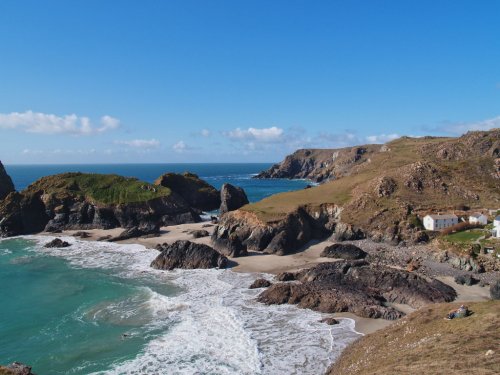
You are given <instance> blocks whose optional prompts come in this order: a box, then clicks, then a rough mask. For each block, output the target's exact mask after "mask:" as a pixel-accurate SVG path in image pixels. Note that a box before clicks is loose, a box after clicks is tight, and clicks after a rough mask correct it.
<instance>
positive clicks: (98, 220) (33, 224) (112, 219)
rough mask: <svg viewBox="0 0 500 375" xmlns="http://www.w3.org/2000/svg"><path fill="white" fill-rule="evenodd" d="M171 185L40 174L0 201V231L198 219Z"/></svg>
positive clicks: (0, 233) (109, 177) (11, 232)
mask: <svg viewBox="0 0 500 375" xmlns="http://www.w3.org/2000/svg"><path fill="white" fill-rule="evenodd" d="M198 220H199V217H198V215H197V214H196V213H195V212H194V211H193V210H192V209H191V207H190V206H189V205H188V204H187V203H186V201H185V200H184V199H183V198H182V197H181V196H179V195H177V194H175V193H174V192H172V191H171V190H169V189H167V188H164V187H158V186H156V187H155V186H153V185H151V184H148V183H145V182H141V181H139V180H137V179H133V178H125V177H121V176H116V175H99V174H83V173H64V174H60V175H54V176H48V177H43V178H41V179H40V180H38V181H36V182H35V183H33V184H31V185H30V186H28V188H27V189H25V190H24V191H22V192H20V193H15V194H10V195H9V196H8V197H7V198H6V199H4V200H3V201H2V202H0V236H2V237H5V236H13V235H19V234H30V233H36V232H40V231H43V230H46V231H52V232H56V231H60V230H62V229H90V228H105V229H108V228H115V227H124V228H130V227H133V226H148V225H152V224H153V225H157V224H161V225H169V224H178V223H185V222H194V221H198Z"/></svg>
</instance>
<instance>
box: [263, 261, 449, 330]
mask: <svg viewBox="0 0 500 375" xmlns="http://www.w3.org/2000/svg"><path fill="white" fill-rule="evenodd" d="M278 279H285V280H294V282H281V283H276V284H273V285H272V286H270V287H269V288H268V289H266V290H265V291H264V292H262V293H261V294H260V295H259V296H258V301H260V302H263V303H265V304H284V303H290V304H297V305H298V306H299V307H302V308H309V309H313V310H316V311H320V312H324V313H335V312H346V311H347V312H351V313H354V314H356V315H359V316H362V317H366V318H383V319H389V320H393V319H398V318H400V317H401V316H403V315H404V313H402V312H401V311H398V310H396V309H394V308H393V307H390V306H386V302H393V303H403V304H408V305H410V306H411V307H413V308H419V307H421V306H423V305H425V304H427V303H433V302H450V301H452V300H454V299H455V298H456V292H455V290H454V289H453V288H452V287H450V286H448V285H446V284H444V283H442V282H440V281H438V280H430V281H428V280H426V279H425V278H423V277H421V276H418V275H416V274H414V273H410V272H407V271H403V270H399V269H394V268H391V267H388V266H383V265H373V264H370V263H368V262H366V261H341V262H333V263H321V264H318V265H317V266H315V267H312V268H310V269H306V270H303V271H299V272H296V273H295V274H294V275H293V277H291V276H290V274H289V273H287V274H286V277H280V275H278Z"/></svg>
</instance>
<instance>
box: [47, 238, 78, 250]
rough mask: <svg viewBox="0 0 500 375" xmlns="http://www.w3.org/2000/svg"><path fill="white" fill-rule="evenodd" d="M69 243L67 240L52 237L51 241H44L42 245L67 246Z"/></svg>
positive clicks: (49, 246)
mask: <svg viewBox="0 0 500 375" xmlns="http://www.w3.org/2000/svg"><path fill="white" fill-rule="evenodd" d="M69 246H71V244H70V243H69V242H66V241H63V240H61V239H60V238H54V239H53V240H52V241H50V242H49V243H46V244H45V245H44V247H48V248H51V247H69Z"/></svg>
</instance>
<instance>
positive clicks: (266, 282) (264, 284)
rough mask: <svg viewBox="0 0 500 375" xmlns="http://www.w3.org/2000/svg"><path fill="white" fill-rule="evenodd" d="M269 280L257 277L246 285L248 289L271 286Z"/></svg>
mask: <svg viewBox="0 0 500 375" xmlns="http://www.w3.org/2000/svg"><path fill="white" fill-rule="evenodd" d="M271 285H272V284H271V282H270V281H269V280H266V279H257V280H255V281H254V282H253V283H252V285H250V286H249V287H248V289H258V288H267V287H269V286H271Z"/></svg>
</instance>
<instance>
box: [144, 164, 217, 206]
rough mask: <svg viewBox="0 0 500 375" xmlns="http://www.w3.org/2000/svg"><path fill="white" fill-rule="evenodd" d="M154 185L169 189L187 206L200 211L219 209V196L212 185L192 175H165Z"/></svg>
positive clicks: (187, 173) (186, 173)
mask: <svg viewBox="0 0 500 375" xmlns="http://www.w3.org/2000/svg"><path fill="white" fill-rule="evenodd" d="M154 183H155V185H161V186H164V187H167V188H169V189H170V190H172V191H174V192H175V193H177V194H178V195H180V196H181V197H182V198H183V199H184V200H185V201H186V202H187V203H188V205H189V206H191V207H193V208H196V209H198V210H202V211H212V210H216V209H217V208H219V206H220V204H221V201H220V194H219V192H218V191H217V189H215V188H214V187H213V186H212V185H210V184H208V183H207V182H205V181H203V180H202V179H200V178H199V177H198V176H197V175H195V174H194V173H189V172H185V173H183V174H178V173H166V174H164V175H162V176H160V177H159V178H158V179H157V180H156V181H155V182H154Z"/></svg>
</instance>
